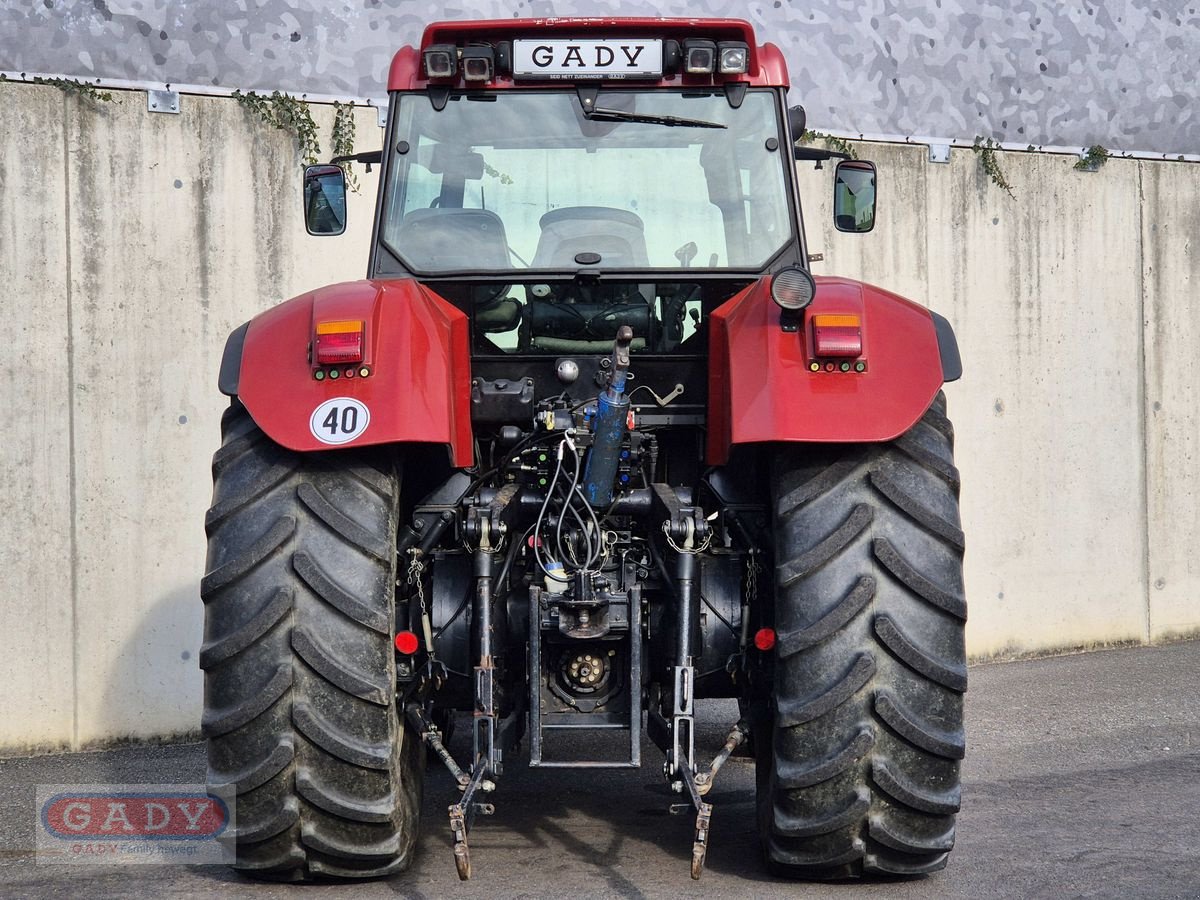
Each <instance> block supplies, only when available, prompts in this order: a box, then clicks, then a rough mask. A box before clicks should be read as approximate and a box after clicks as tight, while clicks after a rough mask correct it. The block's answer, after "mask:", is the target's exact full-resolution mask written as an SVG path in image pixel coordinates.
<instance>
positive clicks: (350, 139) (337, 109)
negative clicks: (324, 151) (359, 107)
mask: <svg viewBox="0 0 1200 900" xmlns="http://www.w3.org/2000/svg"><path fill="white" fill-rule="evenodd" d="M353 153H354V103H353V102H351V103H337V102H335V103H334V104H333V155H334V156H350V155H351V154H353ZM340 165H341V167H342V171H343V172H345V173H346V183H347V184H348V185H350V190H352V191H354V193H356V194H357V193H358V177H357V176H356V175H355V174H354V172H353V170H352V169H351V168H350V163H349V162H344V163H340Z"/></svg>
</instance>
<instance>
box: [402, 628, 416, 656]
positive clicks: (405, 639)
mask: <svg viewBox="0 0 1200 900" xmlns="http://www.w3.org/2000/svg"><path fill="white" fill-rule="evenodd" d="M420 646H421V642H420V641H418V640H417V636H416V635H415V634H413V633H412V632H411V631H401V632H400V633H399V634H397V635H396V649H397V650H398V651H400V652H401V653H403V654H404V655H405V656H412V655H413V654H414V653H416V652H417V648H418V647H420Z"/></svg>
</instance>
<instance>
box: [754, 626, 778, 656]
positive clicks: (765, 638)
mask: <svg viewBox="0 0 1200 900" xmlns="http://www.w3.org/2000/svg"><path fill="white" fill-rule="evenodd" d="M754 646H755V647H757V648H758V649H759V650H761V651H763V652H764V653H766V652H767V651H768V650H770V649H772V648H773V647H774V646H775V629H774V628H760V629H758V631H756V632H755V633H754Z"/></svg>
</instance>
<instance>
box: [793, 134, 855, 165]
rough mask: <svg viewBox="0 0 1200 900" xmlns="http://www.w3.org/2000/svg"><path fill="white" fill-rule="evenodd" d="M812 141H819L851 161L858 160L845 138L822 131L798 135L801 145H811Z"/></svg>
mask: <svg viewBox="0 0 1200 900" xmlns="http://www.w3.org/2000/svg"><path fill="white" fill-rule="evenodd" d="M813 141H820V142H821V143H823V144H824V145H825V146H826V147H828V148H829V149H830V150H836V151H837V152H838V153H845V154H846V155H847V156H849V157H850V158H851V159H858V154H857V153H855V152H854V145H852V144H851V143H850V142H849V141H847V140H846V139H845V138H840V137H836V136H835V135H832V134H825V133H824V132H822V131H805V132H804V134H802V135H800V143H802V144H811V143H812V142H813Z"/></svg>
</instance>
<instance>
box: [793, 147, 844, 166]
mask: <svg viewBox="0 0 1200 900" xmlns="http://www.w3.org/2000/svg"><path fill="white" fill-rule="evenodd" d="M792 158H793V159H796V160H799V161H808V162H824V161H825V160H827V159H853V157H851V156H850V154H849V153H842V152H841V151H839V150H818V149H817V148H816V147H793V148H792Z"/></svg>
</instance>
